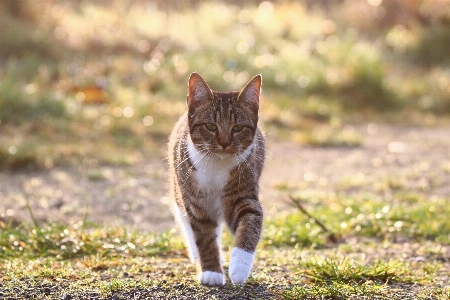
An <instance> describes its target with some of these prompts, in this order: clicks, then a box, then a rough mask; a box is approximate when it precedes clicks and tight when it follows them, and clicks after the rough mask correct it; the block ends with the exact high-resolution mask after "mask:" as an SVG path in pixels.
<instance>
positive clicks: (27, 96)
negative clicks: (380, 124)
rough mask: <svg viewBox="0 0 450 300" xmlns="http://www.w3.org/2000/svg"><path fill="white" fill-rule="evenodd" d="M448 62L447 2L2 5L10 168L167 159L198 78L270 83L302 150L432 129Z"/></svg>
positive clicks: (272, 106)
mask: <svg viewBox="0 0 450 300" xmlns="http://www.w3.org/2000/svg"><path fill="white" fill-rule="evenodd" d="M449 53H450V1H448V0H390V1H382V0H364V1H361V0H340V1H328V0H321V1H306V0H305V1H282V0H280V1H273V2H270V1H245V2H244V1H195V0H191V1H175V0H171V1H162V0H161V1H141V0H132V1H125V0H114V1H100V0H99V1H87V0H71V1H66V0H65V1H58V0H40V1H34V0H4V1H2V2H1V3H0V168H3V169H5V168H6V169H17V168H30V167H47V168H49V167H52V166H54V165H55V164H62V163H71V162H72V163H73V162H75V163H78V162H82V161H85V160H90V161H92V160H96V161H103V162H109V163H111V162H112V163H133V162H136V161H139V160H140V159H142V157H144V156H148V155H154V154H155V153H157V154H158V155H164V151H165V146H161V145H162V144H161V142H163V141H166V139H167V135H168V133H169V132H170V128H171V126H172V124H173V122H174V121H175V120H176V119H177V118H178V116H179V115H180V114H182V112H183V111H184V109H185V94H186V85H187V78H188V76H189V74H190V73H191V72H193V71H196V72H199V73H200V74H202V75H203V76H204V78H206V80H207V81H208V82H209V83H210V85H211V87H212V88H213V89H217V90H228V89H239V88H240V87H242V85H243V84H245V83H246V82H247V80H249V79H250V78H251V77H252V76H254V75H255V74H258V73H262V75H263V95H264V96H263V97H264V99H263V108H262V118H263V123H264V124H265V128H266V130H267V131H268V132H271V133H272V134H273V135H275V136H280V137H285V138H288V139H294V140H296V141H298V142H300V143H307V144H308V143H309V144H311V143H312V144H317V143H318V144H322V143H325V144H327V143H331V144H333V143H344V144H345V143H357V142H358V138H357V137H355V136H352V135H351V134H347V135H345V134H344V135H342V134H341V133H342V130H341V129H342V128H341V127H342V125H343V124H345V123H355V122H360V121H368V120H375V121H380V120H381V121H389V122H398V121H401V122H405V121H406V122H411V123H420V124H425V125H432V124H434V123H435V122H436V118H438V119H441V118H445V117H446V116H448V115H449V114H450V55H449ZM317 126H320V127H321V128H322V130H321V135H322V136H321V137H320V138H318V137H317V136H316V135H317V131H316V132H314V128H317ZM340 134H341V139H340V140H339V139H338V140H336V135H337V136H339V135H340ZM85 162H88V161H85Z"/></svg>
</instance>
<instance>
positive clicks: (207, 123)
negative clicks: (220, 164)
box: [187, 73, 261, 154]
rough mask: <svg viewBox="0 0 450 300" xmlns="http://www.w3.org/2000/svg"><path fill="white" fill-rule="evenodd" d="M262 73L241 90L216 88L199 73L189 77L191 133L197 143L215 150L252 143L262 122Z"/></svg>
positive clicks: (232, 149) (225, 150)
mask: <svg viewBox="0 0 450 300" xmlns="http://www.w3.org/2000/svg"><path fill="white" fill-rule="evenodd" d="M260 91H261V75H256V76H255V77H253V78H252V79H251V80H250V81H249V82H248V83H247V84H246V85H245V87H244V88H243V89H242V90H241V91H239V92H215V91H213V90H211V88H210V87H209V86H208V84H207V83H206V81H205V80H204V79H203V78H202V77H201V76H200V75H199V74H197V73H192V74H191V76H190V77H189V86H188V94H187V105H188V122H189V133H190V136H191V139H192V142H193V144H194V145H195V146H196V147H197V148H198V149H200V150H208V151H210V152H212V153H230V154H236V153H241V152H242V151H244V150H245V149H246V148H247V147H248V146H249V145H251V144H252V142H253V138H254V137H255V133H256V129H257V124H258V109H259V96H260Z"/></svg>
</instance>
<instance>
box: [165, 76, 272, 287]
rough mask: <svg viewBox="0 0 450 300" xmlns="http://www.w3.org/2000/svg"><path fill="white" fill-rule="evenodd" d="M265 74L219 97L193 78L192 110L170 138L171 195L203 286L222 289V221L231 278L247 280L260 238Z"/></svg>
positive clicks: (189, 104)
mask: <svg viewBox="0 0 450 300" xmlns="http://www.w3.org/2000/svg"><path fill="white" fill-rule="evenodd" d="M261 83H262V78H261V75H256V76H255V77H253V79H251V80H250V81H249V82H248V83H247V85H246V86H245V87H244V88H243V89H242V90H241V91H240V92H215V91H212V90H211V89H210V87H209V86H208V84H207V83H206V81H205V80H204V79H203V78H202V77H201V76H200V75H199V74H197V73H192V74H191V75H190V77H189V84H188V93H187V107H188V109H187V112H186V113H185V114H184V115H183V116H182V117H181V118H180V119H179V121H178V122H177V123H176V125H175V127H174V129H173V131H172V133H171V135H170V138H169V145H168V146H169V147H168V148H169V149H168V159H169V172H170V191H171V196H172V197H173V198H174V200H175V205H174V209H173V210H174V215H175V218H176V219H177V221H178V223H179V224H180V226H181V228H182V231H183V234H184V236H185V240H186V243H187V248H188V252H189V256H190V258H191V260H192V261H195V262H198V263H199V275H198V279H199V281H200V282H201V283H202V284H204V285H211V286H213V285H224V284H225V275H224V269H223V263H224V260H223V258H222V256H221V248H222V247H221V238H222V224H223V223H226V225H227V226H228V227H229V228H230V230H231V232H232V233H233V235H234V236H235V241H234V246H233V248H232V250H231V254H230V262H229V268H228V273H229V277H230V279H231V281H232V283H233V284H242V283H245V281H246V280H247V279H248V277H249V275H250V271H251V267H252V264H253V260H254V257H255V250H256V246H257V244H258V242H259V239H260V236H261V227H262V221H263V210H262V207H261V204H260V202H259V199H258V190H259V187H258V180H259V177H260V175H261V171H262V168H263V165H264V151H265V150H264V149H265V148H264V147H265V145H264V136H263V134H262V131H261V130H260V128H259V126H258V111H259V98H260V92H261Z"/></svg>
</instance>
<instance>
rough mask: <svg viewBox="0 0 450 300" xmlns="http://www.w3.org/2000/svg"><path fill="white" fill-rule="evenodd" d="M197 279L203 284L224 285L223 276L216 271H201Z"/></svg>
mask: <svg viewBox="0 0 450 300" xmlns="http://www.w3.org/2000/svg"><path fill="white" fill-rule="evenodd" d="M198 279H199V280H200V283H201V284H205V285H224V284H225V276H223V274H222V273H217V272H213V271H205V272H201V273H200V274H199V275H198Z"/></svg>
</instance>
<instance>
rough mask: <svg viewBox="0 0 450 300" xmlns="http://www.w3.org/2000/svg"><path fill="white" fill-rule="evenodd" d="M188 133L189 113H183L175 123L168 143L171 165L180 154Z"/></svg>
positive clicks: (171, 165)
mask: <svg viewBox="0 0 450 300" xmlns="http://www.w3.org/2000/svg"><path fill="white" fill-rule="evenodd" d="M187 134H188V123H187V113H185V114H183V115H182V116H181V117H180V119H179V120H178V122H177V123H176V124H175V126H174V128H173V130H172V133H171V134H170V137H169V143H168V153H167V156H168V159H169V166H170V167H173V164H174V160H175V158H176V157H177V156H178V155H179V150H180V149H181V147H182V144H184V143H185V139H186V135H187Z"/></svg>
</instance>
